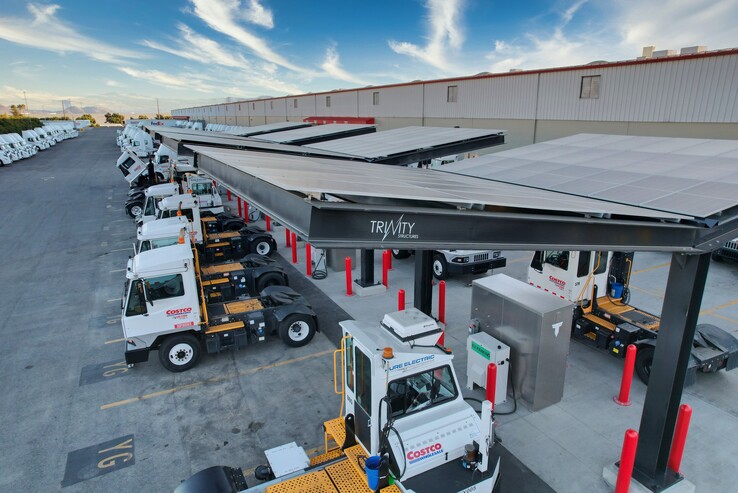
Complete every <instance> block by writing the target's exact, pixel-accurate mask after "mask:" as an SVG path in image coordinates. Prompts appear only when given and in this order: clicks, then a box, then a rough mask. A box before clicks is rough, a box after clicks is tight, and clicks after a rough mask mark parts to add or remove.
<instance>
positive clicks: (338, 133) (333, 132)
mask: <svg viewBox="0 0 738 493" xmlns="http://www.w3.org/2000/svg"><path fill="white" fill-rule="evenodd" d="M376 131H377V127H376V125H365V124H359V123H328V124H326V125H313V126H311V127H301V128H297V129H290V130H285V131H282V132H271V133H269V134H266V135H259V136H256V137H254V138H255V139H257V140H264V141H267V142H278V143H280V144H292V145H307V144H314V143H316V142H324V141H327V140H334V139H345V138H347V137H353V136H355V135H363V134H368V133H373V132H376Z"/></svg>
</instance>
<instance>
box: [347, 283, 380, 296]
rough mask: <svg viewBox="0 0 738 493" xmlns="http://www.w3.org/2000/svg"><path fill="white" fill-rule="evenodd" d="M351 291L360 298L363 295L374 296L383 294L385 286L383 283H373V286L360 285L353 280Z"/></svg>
mask: <svg viewBox="0 0 738 493" xmlns="http://www.w3.org/2000/svg"><path fill="white" fill-rule="evenodd" d="M352 289H353V291H354V293H355V294H356V295H357V296H361V297H362V298H363V297H365V296H376V295H378V294H384V292H385V291H387V288H386V287H385V286H384V284H374V285H373V286H362V285H361V284H359V283H357V282H356V281H354V282H353V288H352Z"/></svg>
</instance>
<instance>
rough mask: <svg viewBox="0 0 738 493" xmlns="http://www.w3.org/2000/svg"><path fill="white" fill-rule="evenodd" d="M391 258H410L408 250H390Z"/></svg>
mask: <svg viewBox="0 0 738 493" xmlns="http://www.w3.org/2000/svg"><path fill="white" fill-rule="evenodd" d="M392 256H393V257H395V258H396V259H403V258H408V257H409V256H410V250H392Z"/></svg>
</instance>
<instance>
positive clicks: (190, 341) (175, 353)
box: [159, 334, 200, 372]
mask: <svg viewBox="0 0 738 493" xmlns="http://www.w3.org/2000/svg"><path fill="white" fill-rule="evenodd" d="M199 359H200V341H198V340H197V338H196V337H195V336H193V335H192V334H175V335H172V336H169V337H167V338H166V339H165V340H164V342H163V343H162V344H161V346H159V361H160V362H161V365H162V366H163V367H164V368H166V369H167V370H169V371H173V372H181V371H187V370H189V369H190V368H192V367H193V366H195V365H196V364H197V361H198V360H199Z"/></svg>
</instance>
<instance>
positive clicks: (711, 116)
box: [172, 46, 738, 150]
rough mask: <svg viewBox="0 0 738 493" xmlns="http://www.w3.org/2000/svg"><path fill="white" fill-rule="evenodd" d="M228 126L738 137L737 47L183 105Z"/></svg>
mask: <svg viewBox="0 0 738 493" xmlns="http://www.w3.org/2000/svg"><path fill="white" fill-rule="evenodd" d="M172 115H173V116H188V117H189V118H190V119H192V120H203V121H205V122H207V123H223V124H227V125H248V126H253V125H263V124H267V123H276V122H282V121H304V120H305V119H311V121H316V122H333V121H336V122H350V123H376V125H377V127H378V129H379V130H387V129H391V128H398V127H405V126H409V125H425V126H438V127H451V126H460V127H465V128H495V129H504V130H506V131H507V137H506V142H507V144H506V145H504V146H499V147H496V148H495V150H504V149H507V148H510V147H517V146H521V145H527V144H532V143H536V142H541V141H546V140H550V139H554V138H558V137H563V136H567V135H573V134H577V133H582V132H587V133H608V134H625V135H651V136H671V137H702V138H713V139H714V138H732V139H735V138H736V137H737V136H738V48H731V49H725V50H716V51H707V50H706V49H705V47H702V46H695V47H689V48H683V49H681V50H680V52H679V54H677V53H676V52H675V51H673V50H662V51H654V49H653V47H646V48H644V49H643V56H641V57H639V58H637V59H635V60H627V61H619V62H604V61H596V62H592V63H590V64H587V65H579V66H572V67H562V68H552V69H543V70H525V71H511V72H508V73H497V74H490V73H481V74H477V75H474V76H469V77H457V78H451V79H441V80H429V81H413V82H408V83H404V84H391V85H384V86H368V87H362V88H356V89H339V90H335V91H330V92H321V93H309V94H301V95H291V96H283V97H275V98H260V99H254V100H246V101H240V102H232V103H226V104H216V105H209V106H198V107H192V108H181V109H177V110H173V111H172Z"/></svg>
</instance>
